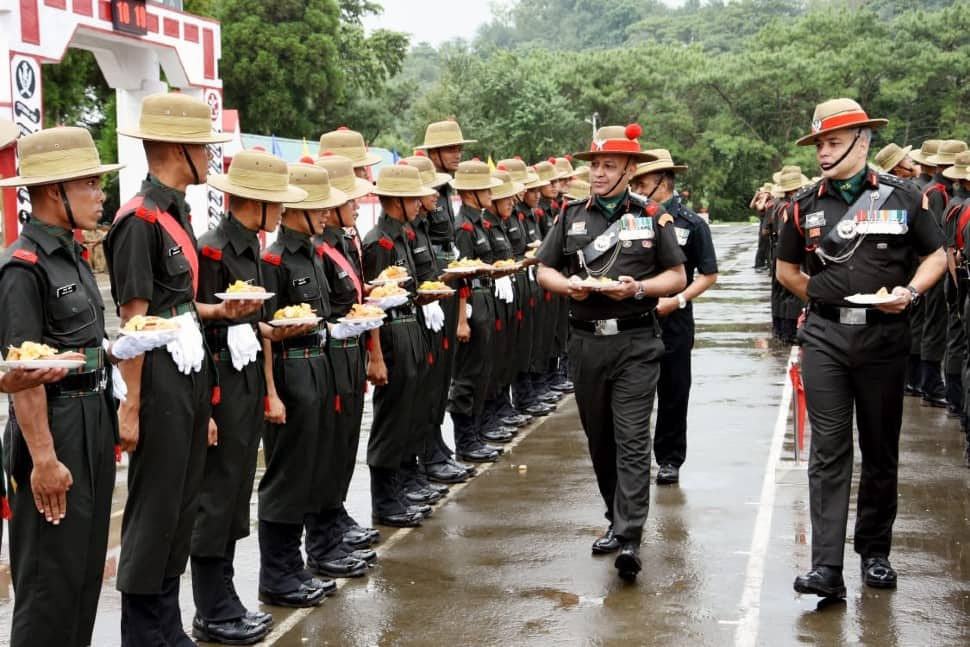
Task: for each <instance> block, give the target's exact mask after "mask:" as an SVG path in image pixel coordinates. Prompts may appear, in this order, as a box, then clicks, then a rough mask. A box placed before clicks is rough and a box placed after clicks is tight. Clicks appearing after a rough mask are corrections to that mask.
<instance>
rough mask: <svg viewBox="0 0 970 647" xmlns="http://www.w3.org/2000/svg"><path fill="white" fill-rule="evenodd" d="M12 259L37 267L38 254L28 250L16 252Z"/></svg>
mask: <svg viewBox="0 0 970 647" xmlns="http://www.w3.org/2000/svg"><path fill="white" fill-rule="evenodd" d="M11 258H16V259H17V260H20V261H23V262H25V263H30V264H31V265H37V261H38V258H37V254H35V253H33V252H31V251H28V250H26V249H18V250H16V251H15V252H14V253H13V254H11Z"/></svg>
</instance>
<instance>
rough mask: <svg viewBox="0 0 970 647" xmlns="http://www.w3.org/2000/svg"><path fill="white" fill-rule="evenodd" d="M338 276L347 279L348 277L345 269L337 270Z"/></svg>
mask: <svg viewBox="0 0 970 647" xmlns="http://www.w3.org/2000/svg"><path fill="white" fill-rule="evenodd" d="M337 278H338V279H345V278H347V273H346V272H344V271H343V270H341V271H339V272H337Z"/></svg>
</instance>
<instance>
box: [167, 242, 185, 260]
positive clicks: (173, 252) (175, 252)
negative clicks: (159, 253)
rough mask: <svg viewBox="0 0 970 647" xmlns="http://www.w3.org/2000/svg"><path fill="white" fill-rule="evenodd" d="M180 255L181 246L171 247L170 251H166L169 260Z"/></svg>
mask: <svg viewBox="0 0 970 647" xmlns="http://www.w3.org/2000/svg"><path fill="white" fill-rule="evenodd" d="M181 253H182V246H181V245H178V246H176V247H172V248H171V249H169V250H168V256H169V258H171V257H172V256H178V255H179V254H181Z"/></svg>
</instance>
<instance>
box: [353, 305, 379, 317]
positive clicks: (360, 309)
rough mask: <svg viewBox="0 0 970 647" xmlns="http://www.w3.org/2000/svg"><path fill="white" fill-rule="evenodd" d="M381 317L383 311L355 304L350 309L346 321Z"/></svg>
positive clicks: (375, 307)
mask: <svg viewBox="0 0 970 647" xmlns="http://www.w3.org/2000/svg"><path fill="white" fill-rule="evenodd" d="M383 316H384V311H383V310H381V309H380V308H378V307H377V306H369V305H366V304H361V303H355V304H354V305H353V306H352V307H351V308H350V312H348V313H347V319H373V318H374V317H383Z"/></svg>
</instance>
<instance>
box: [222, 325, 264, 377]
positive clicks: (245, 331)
mask: <svg viewBox="0 0 970 647" xmlns="http://www.w3.org/2000/svg"><path fill="white" fill-rule="evenodd" d="M226 341H227V345H228V346H229V355H230V357H232V367H233V368H234V369H236V370H237V371H241V370H243V368H244V367H245V366H246V365H247V364H249V363H250V362H255V361H256V355H257V354H258V353H259V349H260V345H259V340H258V339H256V333H255V332H253V327H252V326H251V325H250V324H236V325H235V326H229V328H228V330H227V331H226Z"/></svg>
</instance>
